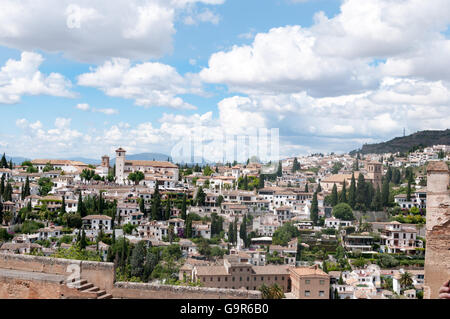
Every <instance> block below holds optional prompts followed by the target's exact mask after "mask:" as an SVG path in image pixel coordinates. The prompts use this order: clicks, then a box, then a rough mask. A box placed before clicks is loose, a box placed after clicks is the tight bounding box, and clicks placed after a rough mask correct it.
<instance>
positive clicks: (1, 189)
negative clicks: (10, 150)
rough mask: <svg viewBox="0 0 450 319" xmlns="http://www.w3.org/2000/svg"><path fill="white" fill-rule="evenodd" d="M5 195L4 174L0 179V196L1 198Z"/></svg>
mask: <svg viewBox="0 0 450 319" xmlns="http://www.w3.org/2000/svg"><path fill="white" fill-rule="evenodd" d="M4 193H5V174H3V175H2V178H1V180H0V196H3V194H4Z"/></svg>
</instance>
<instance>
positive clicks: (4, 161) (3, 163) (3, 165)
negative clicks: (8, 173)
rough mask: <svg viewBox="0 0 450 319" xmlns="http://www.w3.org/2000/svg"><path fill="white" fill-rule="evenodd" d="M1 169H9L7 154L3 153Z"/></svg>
mask: <svg viewBox="0 0 450 319" xmlns="http://www.w3.org/2000/svg"><path fill="white" fill-rule="evenodd" d="M0 167H1V168H8V162H7V161H6V156H5V153H3V156H2V159H1V161H0Z"/></svg>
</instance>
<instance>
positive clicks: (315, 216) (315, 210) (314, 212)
mask: <svg viewBox="0 0 450 319" xmlns="http://www.w3.org/2000/svg"><path fill="white" fill-rule="evenodd" d="M310 216H311V220H312V222H313V223H314V225H317V221H318V220H319V202H318V201H317V192H314V195H313V199H312V201H311V212H310Z"/></svg>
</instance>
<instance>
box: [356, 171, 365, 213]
mask: <svg viewBox="0 0 450 319" xmlns="http://www.w3.org/2000/svg"><path fill="white" fill-rule="evenodd" d="M355 201H356V204H355V207H356V208H358V209H362V210H365V206H366V183H365V180H364V175H363V174H361V173H360V174H359V176H358V185H357V186H356V199H355Z"/></svg>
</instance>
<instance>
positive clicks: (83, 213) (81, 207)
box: [77, 191, 87, 218]
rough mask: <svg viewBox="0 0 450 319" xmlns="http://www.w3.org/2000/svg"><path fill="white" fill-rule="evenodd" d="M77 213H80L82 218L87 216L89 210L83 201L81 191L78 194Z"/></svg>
mask: <svg viewBox="0 0 450 319" xmlns="http://www.w3.org/2000/svg"><path fill="white" fill-rule="evenodd" d="M77 214H78V215H80V217H81V218H83V217H86V216H87V210H86V206H85V205H84V203H83V197H82V196H81V191H80V192H79V194H78V205H77Z"/></svg>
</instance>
